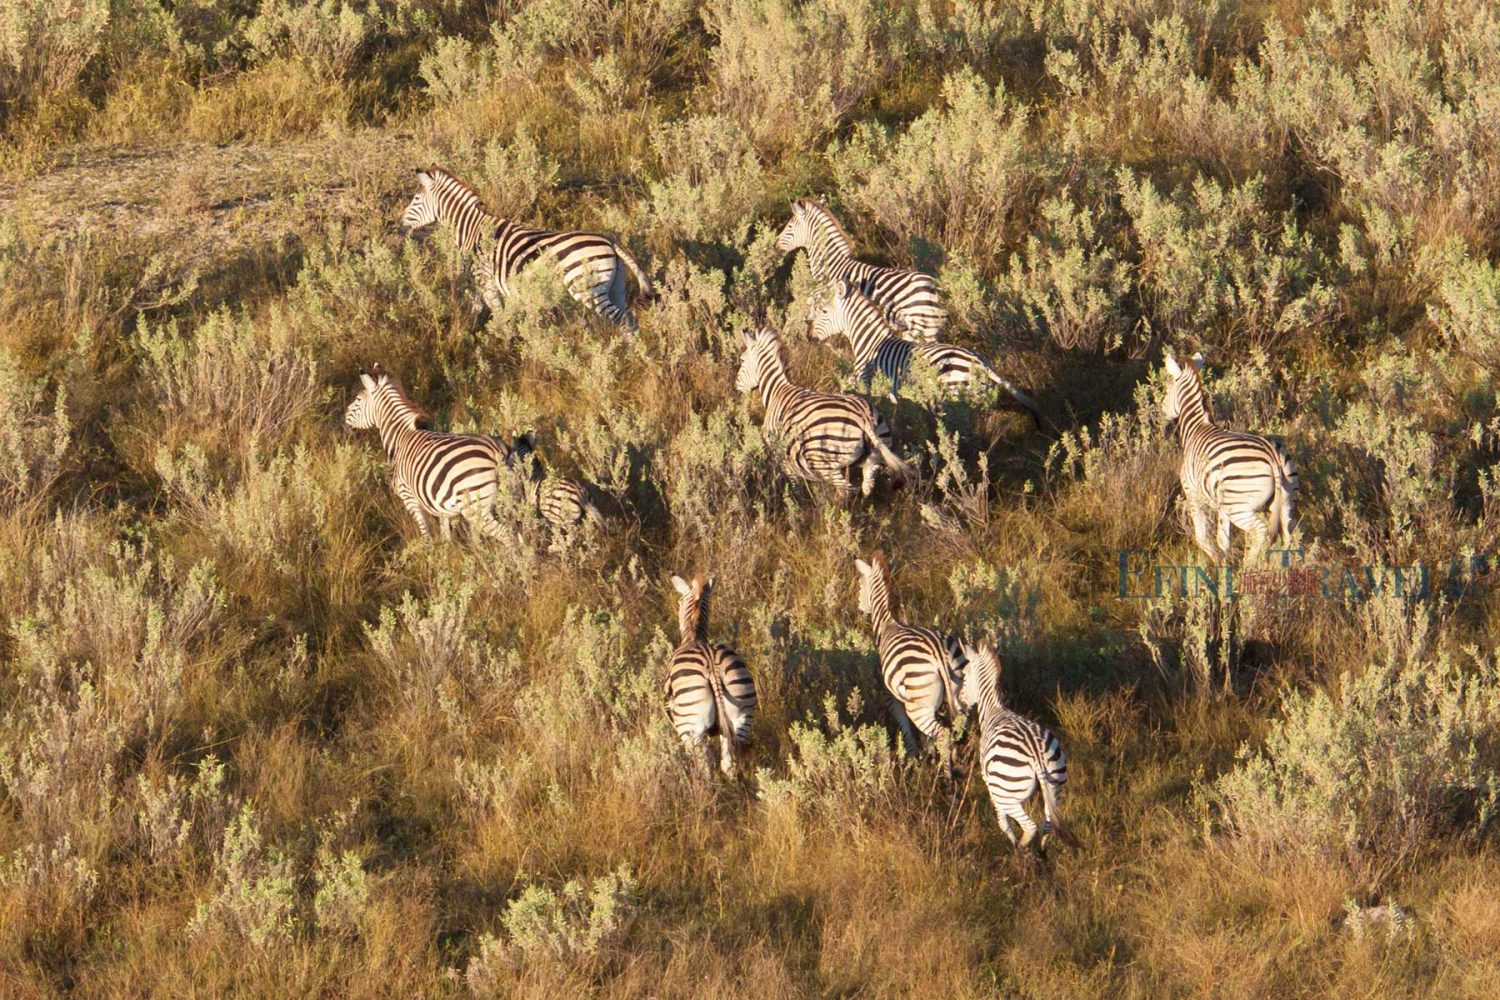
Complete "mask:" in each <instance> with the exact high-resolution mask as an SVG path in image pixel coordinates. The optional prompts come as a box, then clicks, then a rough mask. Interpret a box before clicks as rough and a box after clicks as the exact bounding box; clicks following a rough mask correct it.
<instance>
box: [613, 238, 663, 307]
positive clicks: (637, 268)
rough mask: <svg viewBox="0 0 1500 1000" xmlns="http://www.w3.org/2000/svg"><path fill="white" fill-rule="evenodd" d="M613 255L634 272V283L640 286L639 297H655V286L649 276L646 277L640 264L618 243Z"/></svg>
mask: <svg viewBox="0 0 1500 1000" xmlns="http://www.w3.org/2000/svg"><path fill="white" fill-rule="evenodd" d="M615 256H617V257H619V258H620V259H621V260H623V261H624V262H625V266H626V267H629V268H630V270H631V272H632V273H634V274H635V280H636V284H638V285H640V286H641V297H642V298H647V299H654V298H656V286H655V285H653V284H652V283H651V279H650V278H648V277H646V272H645V271H642V270H641V265H639V264H637V263H636V262H635V258H634V257H632V256H630V254H628V253H626V252H625V250H624V248H622V247H621V246H619V245H618V244H616V245H615Z"/></svg>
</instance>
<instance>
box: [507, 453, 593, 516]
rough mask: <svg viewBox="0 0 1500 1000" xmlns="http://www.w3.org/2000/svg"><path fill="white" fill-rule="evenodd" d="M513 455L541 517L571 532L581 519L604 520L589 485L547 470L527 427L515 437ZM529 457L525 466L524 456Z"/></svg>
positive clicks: (531, 499) (526, 491) (529, 495)
mask: <svg viewBox="0 0 1500 1000" xmlns="http://www.w3.org/2000/svg"><path fill="white" fill-rule="evenodd" d="M513 447H514V451H513V455H514V456H515V460H516V462H517V464H518V465H520V466H521V468H522V469H523V471H524V473H525V475H526V482H525V483H524V484H523V486H522V489H523V492H524V493H525V496H526V502H527V503H529V504H531V505H532V506H533V507H534V508H535V509H536V512H537V514H538V515H539V516H540V517H541V519H542V520H543V521H545V522H547V523H548V524H549V525H551V526H552V527H553V528H555V529H557V530H559V531H562V532H571V531H572V530H573V529H574V528H576V527H578V526H579V525H580V524H582V523H583V522H584V521H588V522H589V523H590V524H593V525H595V526H599V525H602V524H603V523H604V516H603V515H602V514H600V513H599V508H597V507H595V506H594V503H593V501H592V500H590V499H589V493H588V488H587V487H585V486H584V485H583V484H582V483H580V482H579V481H578V480H576V479H564V478H562V477H561V476H551V475H548V474H547V471H546V469H545V468H544V467H543V466H542V460H541V457H540V455H538V453H537V450H536V435H535V434H533V433H532V432H530V431H528V432H526V433H525V434H522V435H520V436H519V437H517V438H516V440H515V443H514V446H513ZM527 458H530V459H531V463H530V467H529V468H527V467H526V465H525V463H526V459H527Z"/></svg>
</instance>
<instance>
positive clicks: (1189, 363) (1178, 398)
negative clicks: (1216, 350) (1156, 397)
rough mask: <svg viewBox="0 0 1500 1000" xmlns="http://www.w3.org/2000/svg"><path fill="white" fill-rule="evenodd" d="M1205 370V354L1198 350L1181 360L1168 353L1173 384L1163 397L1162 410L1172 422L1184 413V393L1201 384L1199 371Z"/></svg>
mask: <svg viewBox="0 0 1500 1000" xmlns="http://www.w3.org/2000/svg"><path fill="white" fill-rule="evenodd" d="M1202 370H1203V354H1202V352H1201V351H1200V352H1198V353H1196V354H1194V355H1193V356H1192V357H1191V358H1188V359H1187V360H1186V361H1183V362H1179V361H1178V360H1177V359H1176V358H1174V357H1173V356H1172V355H1170V354H1168V355H1167V374H1168V375H1169V376H1170V377H1171V379H1172V384H1171V385H1170V386H1169V387H1168V388H1167V394H1166V395H1165V396H1163V397H1162V401H1161V411H1162V415H1163V416H1164V417H1166V419H1167V421H1168V422H1169V423H1170V422H1171V421H1173V420H1176V419H1177V417H1178V415H1179V414H1180V413H1182V401H1183V395H1184V394H1185V393H1187V392H1189V391H1191V389H1192V388H1193V387H1194V386H1196V385H1198V384H1199V376H1198V373H1199V372H1201V371H1202Z"/></svg>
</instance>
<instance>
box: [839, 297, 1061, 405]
mask: <svg viewBox="0 0 1500 1000" xmlns="http://www.w3.org/2000/svg"><path fill="white" fill-rule="evenodd" d="M810 325H811V327H812V334H813V336H814V337H816V338H817V339H818V340H828V339H830V338H832V337H836V336H839V335H841V334H842V335H843V336H844V337H846V338H847V339H848V341H849V345H850V347H852V348H853V350H854V368H855V371H857V372H859V377H860V379H861V380H862V381H864V383H865V384H866V385H869V384H870V383H871V382H873V381H874V379H875V376H876V375H877V374H879V375H884V376H885V377H886V378H887V379H889V380H890V382H891V394H892V398H894V396H895V393H896V392H897V391H898V390H899V389H900V387H901V383H902V382H905V381H906V380H907V379H908V378H909V377H910V375H911V366H912V360H913V359H914V358H920V359H922V360H924V361H925V362H926V363H928V364H930V365H932V367H933V369H934V370H935V371H936V372H937V377H938V381H939V382H940V383H941V384H942V385H943V386H944V387H946V388H947V389H949V390H950V391H952V390H954V389H957V388H959V387H962V386H965V385H968V384H969V383H970V382H972V381H973V380H974V378H975V377H976V375H977V376H978V377H980V378H984V379H988V380H989V381H990V382H992V383H994V384H995V385H997V386H999V387H1000V389H1001V390H1002V391H1004V392H1005V393H1006V394H1007V395H1009V396H1010V397H1011V398H1012V399H1014V400H1015V401H1016V403H1017V404H1019V405H1020V406H1021V407H1022V408H1023V409H1025V410H1026V411H1027V412H1028V413H1030V414H1031V419H1032V421H1033V422H1034V423H1035V424H1036V426H1037V427H1038V428H1040V427H1041V426H1042V416H1041V411H1040V410H1038V409H1037V405H1036V403H1035V402H1033V401H1032V399H1031V397H1030V396H1028V395H1026V394H1025V393H1023V392H1022V391H1021V390H1019V389H1017V388H1016V387H1015V386H1013V385H1011V384H1010V382H1009V381H1008V380H1007V379H1005V378H1002V377H1001V376H1000V374H999V373H998V372H996V371H995V369H994V368H992V367H990V365H989V364H988V363H986V362H985V360H984V359H983V358H981V357H980V356H979V355H978V354H975V353H974V352H973V351H971V350H969V349H968V348H966V347H958V346H956V345H954V344H940V343H925V344H916V343H912V342H911V341H909V340H902V339H901V338H900V337H899V336H897V335H896V334H897V332H896V328H895V327H893V326H892V325H891V323H890V321H889V320H888V319H887V318H886V315H885V313H884V312H883V311H881V309H880V307H879V306H878V305H877V304H876V303H875V301H874V300H873V299H871V298H870V297H869V296H868V295H866V294H865V293H864V292H861V291H860V290H859V289H858V288H856V287H855V286H854V285H852V284H850V283H849V282H847V281H844V280H842V279H840V280H837V281H835V282H834V287H833V292H832V294H831V295H827V296H825V297H824V298H823V300H822V302H821V303H820V304H818V305H815V306H814V307H813V310H812V313H811V319H810Z"/></svg>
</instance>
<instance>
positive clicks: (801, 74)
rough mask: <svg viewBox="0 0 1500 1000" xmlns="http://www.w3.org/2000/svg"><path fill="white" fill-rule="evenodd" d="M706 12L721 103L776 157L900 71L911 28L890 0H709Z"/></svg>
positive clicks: (801, 144)
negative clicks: (798, 0)
mask: <svg viewBox="0 0 1500 1000" xmlns="http://www.w3.org/2000/svg"><path fill="white" fill-rule="evenodd" d="M703 18H704V22H705V23H706V24H707V25H708V27H709V30H710V31H712V32H713V33H714V34H715V35H717V36H718V39H719V44H718V47H717V48H716V49H714V51H713V64H714V83H715V85H716V88H717V98H716V99H717V104H718V108H719V109H720V110H721V111H722V112H723V113H724V114H726V115H728V116H729V117H730V118H732V119H734V120H735V121H736V122H738V123H739V126H740V127H741V128H742V129H744V130H745V132H746V134H748V135H749V136H750V137H751V138H752V140H753V141H754V142H755V145H756V147H757V148H758V149H760V150H761V151H762V152H764V153H767V154H771V155H775V154H779V153H783V152H786V151H788V150H797V149H804V148H807V147H809V146H811V145H812V144H813V143H815V142H817V141H818V140H820V139H822V138H823V137H825V136H826V135H828V133H830V132H831V131H833V130H834V129H835V128H837V127H838V125H839V124H840V123H841V122H842V121H843V120H844V119H845V117H846V116H847V115H848V114H849V113H850V112H851V111H853V110H854V109H855V108H857V107H858V106H859V105H860V104H861V103H862V102H863V101H864V100H865V98H866V97H867V96H868V95H869V94H870V93H871V91H873V90H875V89H876V88H877V87H879V86H880V85H881V84H882V83H883V82H884V81H886V80H887V79H889V78H890V77H891V76H893V75H894V74H895V73H896V71H897V70H898V69H899V68H900V65H901V58H900V53H901V51H902V46H903V45H904V44H905V41H906V39H908V38H909V37H910V36H911V31H912V24H911V19H910V16H909V14H908V12H907V8H906V6H905V5H902V4H899V3H889V2H888V0H809V2H806V3H793V2H792V0H710V2H709V3H708V4H707V6H706V7H705V8H704V11H703Z"/></svg>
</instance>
